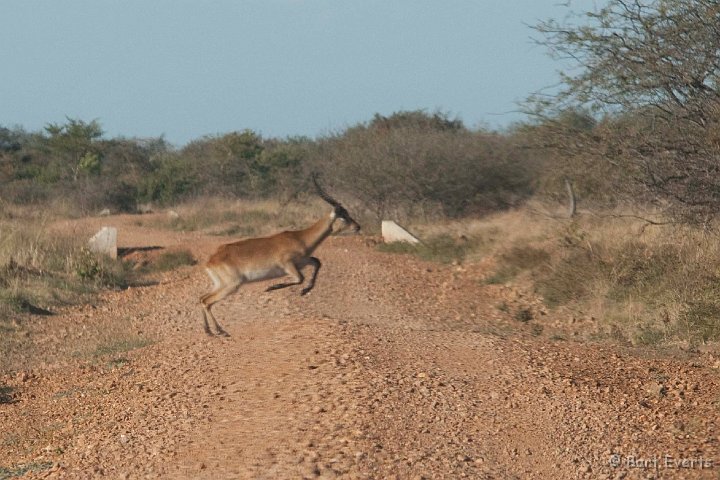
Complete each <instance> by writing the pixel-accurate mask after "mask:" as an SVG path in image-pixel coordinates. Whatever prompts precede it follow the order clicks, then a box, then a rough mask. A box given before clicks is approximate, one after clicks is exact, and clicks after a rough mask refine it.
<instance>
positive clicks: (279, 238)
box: [200, 176, 360, 336]
mask: <svg viewBox="0 0 720 480" xmlns="http://www.w3.org/2000/svg"><path fill="white" fill-rule="evenodd" d="M313 182H314V183H315V188H317V192H318V195H320V197H321V198H322V199H323V200H325V201H326V202H327V203H329V204H330V205H332V207H333V209H332V211H331V212H330V213H329V214H327V215H325V216H324V217H323V218H321V219H320V220H318V221H317V222H315V223H314V224H313V225H311V226H310V227H308V228H306V229H304V230H295V231H286V232H280V233H276V234H275V235H272V236H270V237H263V238H250V239H247V240H240V241H238V242H234V243H228V244H226V245H223V246H221V247H220V248H218V249H217V251H216V252H215V253H214V254H213V255H212V256H211V257H210V259H209V260H208V262H207V264H206V265H205V269H206V270H207V273H208V275H210V278H211V279H212V281H213V289H212V291H211V292H209V293H206V294H205V295H203V296H202V297H200V302H201V303H202V308H203V320H204V322H205V332H206V333H207V334H208V335H212V332H211V331H210V325H209V324H208V316H209V317H210V319H211V320H212V322H213V324H214V325H215V331H216V332H217V335H224V336H227V335H228V334H227V332H226V331H225V330H223V329H222V327H220V325H219V324H218V322H217V320H216V319H215V316H214V315H213V313H212V312H211V311H210V309H211V308H212V306H213V305H214V304H215V303H217V302H219V301H220V300H222V299H223V298H225V297H227V296H228V295H230V294H232V293H234V292H236V291H237V290H238V288H240V286H241V285H242V284H243V283H250V282H259V281H262V280H270V279H273V278H279V277H283V276H285V275H288V276H290V280H291V281H289V282H286V283H278V284H277V285H272V286H270V287H268V288H267V290H266V291H271V290H277V289H279V288H285V287H290V286H292V285H300V284H302V283H303V280H304V277H303V275H302V273H301V272H300V270H302V268H303V267H305V266H307V265H312V267H313V272H312V276H311V277H310V281H309V282H308V284H307V285H306V286H305V288H303V289H302V290H301V291H300V295H305V294H306V293H308V292H309V291H310V290H312V288H313V287H314V286H315V280H316V279H317V274H318V271H319V270H320V265H321V263H320V260H318V259H317V258H315V257H313V256H312V254H313V252H314V251H315V249H316V248H317V247H318V245H320V244H321V243H322V242H323V240H325V239H326V238H327V237H328V236H329V235H330V234H331V233H333V232H339V231H342V230H345V229H347V228H351V229H352V231H354V232H356V233H357V232H358V231H359V230H360V225H359V224H358V223H357V222H356V221H355V220H353V219H352V218H351V217H350V214H348V212H347V210H345V208H344V207H343V206H342V205H340V203H339V202H338V201H337V200H335V199H334V198H332V197H331V196H330V195H328V194H327V193H326V192H325V191H324V190H323V189H322V188H321V187H320V185H319V184H318V182H317V179H316V178H315V177H314V176H313ZM336 222H339V223H340V224H341V225H339V226H338V227H336V226H335V223H336ZM333 228H335V229H334V230H333Z"/></svg>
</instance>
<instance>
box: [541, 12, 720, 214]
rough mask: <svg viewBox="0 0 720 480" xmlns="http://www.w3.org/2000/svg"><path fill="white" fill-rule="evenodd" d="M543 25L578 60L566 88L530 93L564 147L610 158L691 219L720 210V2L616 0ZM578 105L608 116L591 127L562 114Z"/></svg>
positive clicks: (553, 47)
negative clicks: (570, 124)
mask: <svg viewBox="0 0 720 480" xmlns="http://www.w3.org/2000/svg"><path fill="white" fill-rule="evenodd" d="M535 28H536V30H537V31H538V32H540V33H541V34H542V39H541V40H540V43H542V44H543V45H545V46H547V47H548V48H549V49H550V52H551V54H552V55H553V56H554V57H555V58H559V59H565V60H568V59H569V60H571V61H572V62H574V67H575V68H573V69H570V70H569V71H568V72H566V73H564V74H563V75H562V88H561V90H560V91H559V92H558V93H556V94H554V95H550V96H542V95H535V96H533V97H531V98H530V100H529V102H528V106H530V107H531V110H532V113H534V114H536V115H537V116H538V117H539V118H540V119H542V120H541V122H540V123H541V124H543V125H545V126H548V127H549V128H550V130H551V133H552V134H551V135H550V137H552V138H553V139H554V140H555V142H556V143H557V145H556V146H557V147H559V149H560V150H562V151H564V152H565V153H567V154H568V155H578V154H579V155H581V156H583V157H584V158H585V159H586V160H589V161H592V162H598V161H600V160H604V161H606V162H607V164H608V165H612V166H613V167H616V168H617V169H618V170H620V171H622V174H621V175H622V176H625V177H627V178H629V179H631V180H632V181H633V182H632V184H633V186H634V187H640V189H635V190H634V193H635V194H639V193H643V192H644V193H646V194H648V197H649V198H651V199H652V200H655V201H656V202H658V203H660V204H662V205H664V206H666V207H668V213H671V214H674V215H678V216H680V217H682V218H683V219H685V220H691V221H705V220H707V219H708V218H709V217H710V216H712V215H713V214H714V212H716V211H718V207H720V83H719V82H718V80H719V78H720V2H719V1H718V0H655V1H649V0H609V1H608V2H607V4H606V6H605V7H603V8H602V9H600V10H598V11H595V12H586V13H584V14H574V15H571V16H570V17H568V19H567V20H565V21H563V22H558V21H556V20H549V21H546V22H543V23H541V24H539V25H538V26H536V27H535ZM572 109H575V110H578V109H586V110H587V111H588V112H590V113H591V114H592V115H593V116H594V117H595V119H597V120H599V121H598V122H597V124H595V125H594V126H593V128H591V129H584V130H578V129H572V128H570V129H569V128H567V125H568V124H567V122H565V123H563V122H557V121H556V119H558V118H561V117H562V115H561V112H566V111H568V110H572ZM558 139H560V140H558Z"/></svg>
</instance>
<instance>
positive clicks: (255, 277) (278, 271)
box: [243, 267, 287, 282]
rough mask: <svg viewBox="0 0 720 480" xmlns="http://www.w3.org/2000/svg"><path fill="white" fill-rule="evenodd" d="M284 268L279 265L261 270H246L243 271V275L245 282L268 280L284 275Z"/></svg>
mask: <svg viewBox="0 0 720 480" xmlns="http://www.w3.org/2000/svg"><path fill="white" fill-rule="evenodd" d="M286 274H287V273H286V272H285V270H283V269H282V268H279V267H273V268H266V269H262V270H248V271H245V272H243V276H244V277H245V280H246V281H247V282H259V281H261V280H270V279H272V278H278V277H282V276H284V275H286Z"/></svg>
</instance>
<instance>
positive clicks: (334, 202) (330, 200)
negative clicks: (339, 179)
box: [312, 173, 340, 207]
mask: <svg viewBox="0 0 720 480" xmlns="http://www.w3.org/2000/svg"><path fill="white" fill-rule="evenodd" d="M317 179H318V174H317V173H313V174H312V180H313V183H314V184H315V188H316V189H317V193H318V195H320V198H322V199H323V200H325V201H326V202H327V203H329V204H330V205H332V206H333V207H339V206H340V202H338V201H337V200H335V199H334V198H332V197H331V196H330V195H328V194H327V192H325V190H323V189H322V187H321V186H320V184H319V183H318V181H317Z"/></svg>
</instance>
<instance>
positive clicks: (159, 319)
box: [0, 216, 720, 479]
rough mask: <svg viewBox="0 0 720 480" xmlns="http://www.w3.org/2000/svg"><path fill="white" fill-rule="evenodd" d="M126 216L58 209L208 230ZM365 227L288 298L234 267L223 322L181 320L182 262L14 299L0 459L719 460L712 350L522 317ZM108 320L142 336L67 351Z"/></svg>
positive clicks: (521, 474) (55, 462)
mask: <svg viewBox="0 0 720 480" xmlns="http://www.w3.org/2000/svg"><path fill="white" fill-rule="evenodd" d="M138 223H141V222H138V221H137V217H123V216H118V217H110V218H104V219H86V220H81V221H75V222H65V223H63V224H61V225H59V226H57V228H64V229H70V230H71V231H74V232H77V233H78V234H79V235H80V234H86V233H87V232H92V231H94V230H95V229H96V228H97V227H99V226H100V225H101V224H106V225H116V226H118V227H119V228H120V236H119V241H120V243H121V246H124V247H128V248H129V247H133V248H138V247H151V246H152V247H163V248H170V249H172V248H187V249H190V250H192V251H193V253H194V254H195V255H196V256H197V257H198V258H199V259H200V260H202V259H205V258H207V257H208V256H209V255H210V254H211V253H212V251H213V249H214V248H216V247H217V246H218V245H219V244H221V243H223V239H222V238H218V237H207V236H203V235H201V234H198V233H178V232H170V231H162V230H156V229H152V228H148V227H143V226H142V225H139V224H138ZM370 243H371V242H368V241H367V239H366V238H363V237H338V238H330V239H329V240H328V241H327V242H326V243H325V244H323V245H322V246H321V248H320V249H319V250H318V252H317V255H318V257H319V258H321V260H322V261H323V267H322V270H321V271H320V275H319V278H318V282H317V285H316V287H315V289H314V290H313V291H312V292H311V293H310V294H309V295H307V296H305V297H301V296H300V295H299V290H300V289H299V288H294V287H293V288H288V289H284V290H279V291H274V292H267V293H266V292H264V288H265V287H266V286H267V284H254V285H249V286H246V287H243V288H242V289H241V290H240V292H239V293H237V294H236V295H234V296H232V297H230V298H229V299H227V300H225V301H224V302H222V303H220V304H218V306H217V307H216V308H215V312H216V315H217V317H218V319H219V320H220V322H221V323H222V324H223V325H224V327H225V328H226V329H227V330H228V332H229V333H230V335H231V337H229V338H211V337H208V336H206V335H205V334H204V333H203V332H202V325H201V316H200V309H199V304H198V297H199V296H200V295H201V294H202V293H204V292H205V291H207V289H208V288H209V280H208V279H207V278H206V275H205V273H204V272H203V271H202V268H201V267H200V266H195V267H183V268H180V269H178V270H175V271H173V272H170V273H167V274H162V275H159V276H158V277H157V282H156V283H155V284H150V285H147V286H141V287H133V288H130V289H127V290H123V291H115V292H107V293H105V294H103V295H102V298H101V301H100V303H99V304H98V305H95V306H82V307H68V308H63V309H60V310H59V311H57V312H56V315H54V316H51V317H42V318H37V317H27V318H23V319H21V320H20V321H19V326H18V327H17V328H21V329H27V331H28V336H29V338H30V340H29V341H31V342H33V343H32V344H33V346H34V347H36V349H37V351H38V354H37V355H35V356H33V358H28V359H27V361H26V363H25V365H24V367H23V368H21V369H16V371H14V372H12V373H11V374H7V375H5V376H4V377H2V378H0V385H5V386H6V391H7V392H6V394H5V397H4V401H0V478H6V477H8V476H9V475H11V474H17V473H21V472H23V471H25V470H27V473H25V477H24V478H101V477H106V478H113V479H114V478H120V479H135V478H168V479H191V478H192V479H224V478H228V479H231V478H258V479H283V478H288V479H295V478H326V479H327V478H349V479H353V478H375V479H390V478H398V479H405V478H410V479H421V478H427V479H434V478H481V479H482V478H497V479H505V478H519V479H520V478H523V479H524V478H538V479H548V478H553V479H565V478H568V479H571V478H593V479H594V478H718V477H719V476H720V445H719V443H718V441H719V437H718V435H720V430H718V419H720V413H719V412H718V400H719V399H720V397H719V393H718V392H719V390H718V384H719V383H720V377H719V376H718V373H719V371H718V367H719V366H720V361H718V359H717V358H716V357H715V356H714V355H711V354H709V353H707V354H696V355H693V356H685V357H683V358H677V357H676V358H669V357H668V356H660V355H656V354H651V353H648V352H647V351H641V350H629V349H624V348H620V347H616V346H612V345H608V344H601V343H587V342H575V341H567V340H560V339H558V338H554V337H551V336H549V335H539V336H538V335H535V336H534V335H532V333H531V331H532V328H531V327H532V325H527V324H524V323H521V322H518V321H517V320H515V319H513V318H512V316H511V315H509V314H508V313H507V312H504V311H502V309H499V308H498V305H499V304H500V303H501V302H503V301H504V298H503V295H505V292H504V290H503V288H502V287H498V286H490V285H485V284H484V283H483V282H482V278H483V275H484V274H485V272H483V267H482V265H474V266H473V265H469V266H468V265H466V266H451V265H449V266H442V265H437V264H430V263H424V262H420V261H418V260H416V259H414V258H412V257H408V256H398V255H389V254H383V253H380V252H378V251H377V250H376V249H375V248H374V247H373V246H372V245H371V244H370ZM543 321H544V318H543V317H542V316H539V315H538V318H535V319H533V320H532V321H530V322H529V324H534V323H540V324H541V323H542V322H543ZM117 325H123V329H124V330H123V329H121V330H119V331H122V332H124V334H125V335H131V337H132V338H135V339H137V338H142V339H152V342H151V343H150V344H148V345H144V346H143V344H144V343H147V342H142V343H137V344H136V345H134V346H135V347H137V348H130V347H128V348H126V349H119V350H118V351H115V352H113V351H110V352H108V353H107V354H105V355H101V354H98V355H96V356H94V357H88V355H83V354H82V346H83V345H87V344H89V343H92V342H95V343H94V344H97V338H98V337H99V336H102V335H108V338H114V337H112V335H111V333H112V332H114V331H115V330H114V326H117ZM131 346H132V343H131ZM73 352H75V353H73ZM78 352H80V353H78ZM0 398H2V397H0ZM3 468H4V470H3Z"/></svg>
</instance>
